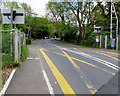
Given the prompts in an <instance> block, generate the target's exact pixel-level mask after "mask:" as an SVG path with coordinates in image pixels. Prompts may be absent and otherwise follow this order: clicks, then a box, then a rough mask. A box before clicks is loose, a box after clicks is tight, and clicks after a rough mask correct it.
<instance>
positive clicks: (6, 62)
mask: <svg viewBox="0 0 120 96" xmlns="http://www.w3.org/2000/svg"><path fill="white" fill-rule="evenodd" d="M2 62H3V66H2V67H3V68H5V67H13V64H14V58H13V57H12V56H11V55H10V54H4V55H3V56H2Z"/></svg>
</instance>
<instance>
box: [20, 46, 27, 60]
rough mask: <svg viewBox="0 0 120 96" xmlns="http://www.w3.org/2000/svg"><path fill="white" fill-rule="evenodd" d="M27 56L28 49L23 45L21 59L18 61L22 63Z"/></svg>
mask: <svg viewBox="0 0 120 96" xmlns="http://www.w3.org/2000/svg"><path fill="white" fill-rule="evenodd" d="M27 56H28V47H27V45H23V46H22V48H21V58H20V60H21V61H22V62H23V61H24V60H25V59H26V58H27Z"/></svg>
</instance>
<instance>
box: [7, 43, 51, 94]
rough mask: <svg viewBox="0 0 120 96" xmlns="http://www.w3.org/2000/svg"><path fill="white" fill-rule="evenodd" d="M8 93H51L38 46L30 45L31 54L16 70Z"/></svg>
mask: <svg viewBox="0 0 120 96" xmlns="http://www.w3.org/2000/svg"><path fill="white" fill-rule="evenodd" d="M6 94H49V91H48V87H47V85H46V82H45V80H44V77H43V74H42V68H41V64H40V60H39V56H38V49H37V48H36V46H34V45H30V46H29V56H28V58H27V59H26V60H25V62H24V63H23V64H22V66H21V67H20V68H19V69H17V71H16V72H15V74H14V77H13V79H12V80H11V83H10V85H9V87H8V89H7V91H6Z"/></svg>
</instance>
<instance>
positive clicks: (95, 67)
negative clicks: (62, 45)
mask: <svg viewBox="0 0 120 96" xmlns="http://www.w3.org/2000/svg"><path fill="white" fill-rule="evenodd" d="M52 53H55V54H58V55H61V56H65V55H64V54H60V53H57V52H52ZM65 57H66V56H65ZM70 58H71V59H73V60H76V61H79V62H82V63H84V64H87V65H89V66H92V67H95V68H97V69H100V70H103V71H105V72H107V73H109V74H112V75H115V73H113V72H110V71H108V70H106V69H104V68H101V67H98V66H96V65H94V64H91V63H89V62H86V61H83V60H80V59H77V58H74V57H70Z"/></svg>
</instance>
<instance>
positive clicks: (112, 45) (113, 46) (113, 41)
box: [111, 39, 115, 48]
mask: <svg viewBox="0 0 120 96" xmlns="http://www.w3.org/2000/svg"><path fill="white" fill-rule="evenodd" d="M111 47H112V48H115V39H111Z"/></svg>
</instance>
